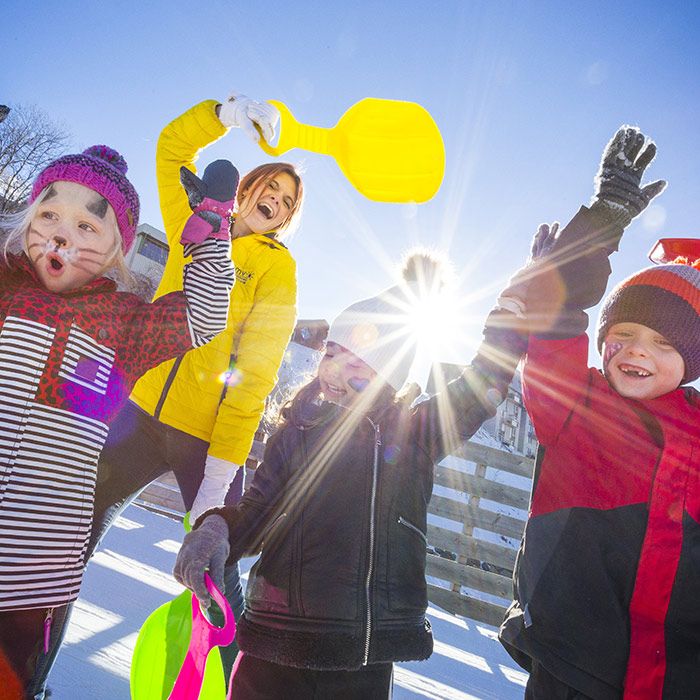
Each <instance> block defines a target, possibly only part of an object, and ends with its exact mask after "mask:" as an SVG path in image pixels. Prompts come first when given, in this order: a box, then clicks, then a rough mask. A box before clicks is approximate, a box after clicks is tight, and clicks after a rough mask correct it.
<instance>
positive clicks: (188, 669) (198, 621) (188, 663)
mask: <svg viewBox="0 0 700 700" xmlns="http://www.w3.org/2000/svg"><path fill="white" fill-rule="evenodd" d="M204 581H205V583H206V586H207V590H208V591H209V593H210V594H211V597H212V598H213V599H214V601H215V602H216V604H217V605H218V606H219V607H220V608H221V610H222V611H223V613H224V626H223V627H217V626H216V625H213V624H212V623H211V622H209V620H207V618H206V616H205V615H204V613H203V612H202V609H201V608H200V606H199V601H198V600H197V597H196V596H195V595H194V594H193V595H192V636H191V637H190V646H189V649H188V650H187V655H186V656H185V660H184V661H183V662H182V668H181V669H180V673H179V674H178V677H177V679H176V680H175V685H174V686H173V690H172V692H171V693H170V695H169V696H168V700H192V699H193V698H197V697H199V692H200V690H201V688H202V682H203V681H204V668H205V666H206V662H207V656H208V655H209V652H210V651H211V650H212V649H213V648H214V647H216V646H228V645H229V644H230V643H231V642H232V641H233V638H234V636H235V634H236V620H235V618H234V616H233V611H232V610H231V606H230V605H229V604H228V601H227V600H226V598H224V596H223V594H222V593H221V591H220V590H219V589H218V588H217V587H216V586H215V585H214V582H213V581H212V580H211V577H210V576H209V574H208V573H207V572H205V573H204Z"/></svg>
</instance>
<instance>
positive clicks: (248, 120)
mask: <svg viewBox="0 0 700 700" xmlns="http://www.w3.org/2000/svg"><path fill="white" fill-rule="evenodd" d="M279 120H280V113H279V110H278V109H277V107H275V106H274V105H271V104H270V103H269V102H259V101H258V100H253V99H251V98H250V97H247V96H246V95H241V94H240V93H237V92H234V93H231V95H230V97H229V98H228V99H227V100H226V102H224V103H223V104H222V105H221V109H220V110H219V121H220V122H221V123H222V124H223V125H224V126H232V127H239V128H241V129H243V131H244V132H245V133H246V134H247V135H248V137H249V138H250V139H251V140H252V141H254V142H255V143H258V141H260V134H261V133H262V135H263V138H264V139H265V141H267V142H268V143H272V140H273V139H274V138H275V131H276V129H277V124H278V123H279ZM256 126H257V127H258V128H259V129H260V131H258V128H256Z"/></svg>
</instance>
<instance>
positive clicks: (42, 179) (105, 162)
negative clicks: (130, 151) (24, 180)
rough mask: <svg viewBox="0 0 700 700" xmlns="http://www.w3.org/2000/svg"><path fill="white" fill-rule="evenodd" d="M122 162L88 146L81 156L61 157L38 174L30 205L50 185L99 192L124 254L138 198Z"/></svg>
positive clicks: (132, 231)
mask: <svg viewBox="0 0 700 700" xmlns="http://www.w3.org/2000/svg"><path fill="white" fill-rule="evenodd" d="M127 169H128V167H127V165H126V161H125V160H124V158H122V156H120V155H119V153H117V152H116V151H115V150H113V149H112V148H109V146H90V148H87V149H86V150H84V151H83V152H82V153H76V154H72V155H67V156H62V157H61V158H58V159H57V160H55V161H53V163H50V164H49V165H47V166H46V168H44V170H42V172H41V173H40V174H39V176H38V177H37V179H36V180H35V181H34V186H33V187H32V194H31V195H30V197H29V203H30V204H31V203H32V202H33V201H34V200H35V199H36V198H37V197H38V196H39V195H40V194H41V193H42V192H43V190H44V188H45V187H47V186H48V185H50V184H51V183H52V182H58V181H59V180H63V181H65V182H76V183H78V184H79V185H84V186H85V187H89V188H90V189H91V190H95V192H99V193H100V194H101V195H102V196H103V197H104V198H105V199H106V200H107V201H108V202H109V203H110V205H111V206H112V209H114V213H115V214H116V216H117V224H118V226H119V231H120V233H121V235H122V250H123V251H124V252H125V253H126V252H127V251H128V250H129V248H130V247H131V244H132V243H133V242H134V237H135V236H136V226H137V224H138V222H139V196H138V195H137V194H136V190H135V189H134V186H133V185H132V184H131V183H130V182H129V180H127V178H126V171H127Z"/></svg>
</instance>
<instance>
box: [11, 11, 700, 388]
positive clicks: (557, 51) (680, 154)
mask: <svg viewBox="0 0 700 700" xmlns="http://www.w3.org/2000/svg"><path fill="white" fill-rule="evenodd" d="M699 29H700V9H698V7H696V6H694V5H693V4H692V3H690V4H689V3H679V2H668V3H663V4H661V3H650V2H649V3H647V2H618V3H615V4H614V7H611V3H607V2H586V3H560V2H494V1H492V2H470V1H469V0H438V1H428V0H425V1H419V0H403V1H402V2H398V1H393V0H392V1H389V2H368V1H365V0H358V1H356V2H350V3H349V2H343V3H337V2H335V0H329V1H328V2H325V3H322V2H297V3H293V2H289V1H288V0H285V1H270V2H265V3H233V2H207V3H202V4H201V5H197V6H195V4H194V3H191V2H187V3H186V2H169V3H166V2H158V1H156V2H150V3H147V4H146V3H143V4H141V3H135V2H134V3H132V2H113V3H99V4H98V3H77V2H70V1H68V2H64V3H47V2H36V3H19V2H15V1H14V0H11V1H10V2H7V1H6V2H5V3H4V5H3V22H2V24H1V25H0V45H1V46H2V47H3V51H2V55H3V61H4V63H5V65H4V67H3V70H2V71H0V102H5V103H8V104H17V103H33V104H36V105H38V106H40V107H41V108H43V109H44V110H46V111H47V112H48V113H49V114H50V115H51V116H52V117H54V118H56V119H58V120H60V121H62V122H63V123H64V124H65V125H66V127H67V128H68V129H69V130H70V131H71V132H72V134H73V136H74V146H75V147H76V148H84V147H86V146H88V145H91V144H93V143H107V144H109V145H112V146H113V147H115V148H117V149H118V150H119V151H120V152H122V153H123V155H124V156H125V157H126V159H127V161H128V163H129V166H130V173H129V174H130V176H131V178H132V180H133V182H134V184H135V185H136V187H137V189H138V191H139V193H140V194H141V199H142V221H145V222H148V223H151V224H153V225H155V226H159V227H160V225H161V221H160V212H159V210H158V204H157V194H156V189H155V177H154V165H153V163H154V151H155V143H156V140H157V137H158V133H159V131H160V130H161V128H162V127H163V126H164V125H165V124H166V123H167V122H168V121H169V120H170V119H172V118H174V117H175V116H177V115H178V114H179V113H181V112H182V111H184V110H185V109H186V108H188V107H189V106H191V105H193V104H195V103H196V102H198V101H200V100H203V99H205V98H212V97H213V98H218V99H223V98H225V97H226V95H227V94H228V91H229V90H230V89H236V90H238V91H240V92H244V93H246V94H248V95H250V96H252V97H258V98H262V99H270V98H275V99H279V100H282V101H283V102H285V103H286V104H288V105H289V106H290V108H291V109H292V110H293V111H294V113H295V114H296V115H297V117H298V118H299V119H301V120H302V121H307V122H309V123H313V124H317V125H319V126H332V125H333V124H334V123H335V122H336V121H337V119H338V118H339V117H340V116H341V114H342V113H343V112H344V111H345V110H346V109H347V108H348V107H349V106H350V105H352V104H353V103H354V102H356V101H357V100H359V99H362V98H363V97H368V96H372V97H385V98H392V99H402V100H412V101H416V102H419V103H420V104H422V105H423V106H425V107H426V108H427V109H428V110H429V111H430V112H431V114H432V115H433V117H434V118H435V120H436V122H437V124H438V126H439V127H440V129H441V132H442V135H443V138H444V141H445V148H446V153H447V168H446V173H445V180H444V182H443V185H442V188H441V190H440V192H439V193H438V195H437V196H436V197H435V198H434V199H433V200H431V201H430V202H428V203H426V204H422V205H419V206H413V205H399V204H381V203H375V202H370V201H369V200H366V199H364V198H363V197H362V196H361V195H360V194H359V193H357V192H356V191H355V190H353V188H352V187H351V186H350V185H349V184H348V183H347V181H346V180H345V179H344V177H343V176H342V174H341V173H340V171H339V169H338V168H337V166H336V165H335V163H334V162H333V161H332V160H331V159H329V158H328V157H324V156H319V155H315V154H306V153H303V152H300V151H292V152H290V153H288V154H287V155H286V156H285V158H288V159H289V160H292V161H294V162H297V163H299V162H300V163H302V164H303V165H304V167H305V171H306V174H305V183H306V187H307V193H308V195H307V202H306V208H305V215H304V220H303V222H302V225H301V228H300V230H299V232H298V233H297V234H296V236H295V238H294V239H293V240H292V241H291V243H290V248H291V249H292V251H293V253H294V255H295V257H296V259H297V261H298V270H299V312H300V316H301V317H306V318H316V317H326V318H329V317H332V316H333V315H334V314H335V313H336V312H337V311H338V310H340V309H341V308H343V307H344V306H346V305H347V304H348V303H350V302H351V301H353V300H355V299H357V298H359V297H361V296H367V295H369V294H372V293H374V292H375V291H377V290H378V289H380V288H383V287H386V286H388V285H389V284H391V283H392V278H391V272H392V271H391V269H390V263H391V262H392V261H396V260H398V258H399V257H400V255H401V253H402V252H403V251H404V250H405V249H406V248H407V247H410V246H412V245H415V244H422V245H427V246H435V247H440V248H442V249H445V250H447V252H448V253H449V255H450V257H451V259H452V260H453V262H454V265H455V268H456V270H457V272H458V274H459V286H458V297H459V299H460V300H461V304H460V308H459V310H458V311H457V310H455V311H454V313H453V314H451V317H452V318H453V321H452V323H453V324H454V326H455V329H459V331H460V333H459V334H458V337H457V338H456V342H454V343H450V344H448V343H443V344H441V350H440V356H439V357H438V358H437V359H440V360H444V361H452V362H460V361H468V359H469V354H470V352H471V351H472V350H473V348H474V347H475V345H476V344H477V342H478V340H479V329H480V324H481V322H482V320H483V318H484V317H485V315H486V313H487V312H488V309H489V308H490V306H491V305H492V304H493V301H494V299H495V297H496V293H497V291H498V289H499V288H500V287H501V286H502V285H503V284H504V283H505V281H506V280H507V279H508V277H509V276H510V274H511V273H512V272H513V271H514V270H515V269H517V267H518V266H519V265H520V264H521V262H522V261H523V260H524V258H525V256H526V254H527V251H528V248H529V240H530V237H531V235H532V233H533V232H534V230H535V229H536V227H537V225H538V224H539V223H540V222H541V221H552V220H555V219H559V220H562V221H566V220H568V218H570V217H571V216H572V215H573V214H574V212H575V211H576V209H577V208H578V206H579V205H580V204H583V203H587V202H588V200H589V198H590V195H591V193H592V178H593V175H594V173H595V170H596V167H597V164H598V160H599V157H600V153H601V151H602V148H603V147H604V145H605V143H606V142H607V140H608V139H609V137H610V136H611V135H612V134H613V133H614V131H615V130H616V129H617V127H618V126H619V125H620V124H622V123H633V124H638V125H639V126H640V127H641V128H642V129H643V130H644V131H645V132H647V133H648V134H650V135H651V136H652V137H653V138H654V139H655V140H656V141H657V144H658V146H659V155H658V156H657V158H656V161H655V162H654V163H653V164H652V166H651V167H650V169H649V171H648V179H656V178H661V177H663V178H665V179H668V180H669V183H670V184H669V188H668V189H667V191H666V192H665V193H664V194H663V195H662V196H661V197H659V199H658V200H657V201H658V204H657V205H655V206H654V207H653V208H652V209H650V210H649V211H648V214H647V216H645V217H643V218H642V219H641V220H638V221H636V222H635V223H634V224H633V225H632V227H631V228H630V229H629V231H628V232H627V234H626V236H625V238H624V239H623V243H622V249H621V252H620V253H618V254H616V255H615V256H614V258H613V270H614V272H613V281H619V280H620V279H622V278H623V277H625V276H627V275H628V274H630V273H632V272H633V271H635V270H637V269H639V268H641V267H643V266H645V265H646V264H647V263H648V261H647V258H646V254H647V252H648V250H649V248H650V247H651V245H652V243H653V242H654V241H655V240H656V238H658V237H660V236H698V235H700V231H699V229H700V227H699V226H698V223H697V222H698V217H699V215H700V196H699V193H700V173H699V172H698V168H697V166H696V162H697V158H698V154H700V129H698V126H697V125H698V124H699V123H700V74H699V73H698V71H697V66H698V65H700V47H699V46H698V42H697V35H698V30H699ZM222 157H225V158H229V159H231V160H232V161H233V162H234V163H236V165H237V166H238V167H239V169H240V170H241V171H242V172H245V171H246V170H247V169H249V168H250V167H252V166H254V165H256V164H257V163H259V162H265V161H267V160H269V159H268V157H267V156H265V154H263V153H262V151H260V150H259V149H258V148H257V146H254V145H253V144H251V143H249V142H248V141H247V139H246V137H245V136H244V135H243V134H242V133H238V132H236V133H231V134H229V135H228V136H227V137H226V138H225V139H223V140H222V141H220V142H219V143H218V144H216V145H215V146H214V147H212V148H210V149H208V150H207V151H205V152H204V154H203V156H202V159H201V160H200V164H202V165H205V164H206V163H208V162H209V161H210V160H214V159H216V158H222ZM592 316H593V317H594V318H595V317H596V316H597V314H596V312H593V314H592ZM592 360H593V361H594V362H598V359H597V358H592ZM416 378H417V379H418V380H420V381H421V382H424V381H425V376H424V369H421V368H419V369H418V370H417V374H416Z"/></svg>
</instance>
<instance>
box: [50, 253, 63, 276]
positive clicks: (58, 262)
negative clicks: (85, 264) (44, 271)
mask: <svg viewBox="0 0 700 700" xmlns="http://www.w3.org/2000/svg"><path fill="white" fill-rule="evenodd" d="M46 259H47V261H48V268H49V272H53V273H57V272H60V271H61V270H62V269H63V268H64V267H65V264H64V262H63V260H62V259H61V258H60V257H59V256H58V255H56V253H47V255H46Z"/></svg>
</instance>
